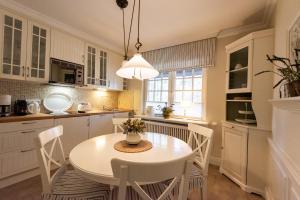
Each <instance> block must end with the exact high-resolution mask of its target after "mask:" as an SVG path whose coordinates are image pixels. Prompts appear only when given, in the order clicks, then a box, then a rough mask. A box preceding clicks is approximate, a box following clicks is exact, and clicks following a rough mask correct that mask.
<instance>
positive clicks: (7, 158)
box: [0, 150, 38, 178]
mask: <svg viewBox="0 0 300 200" xmlns="http://www.w3.org/2000/svg"><path fill="white" fill-rule="evenodd" d="M0 164H1V166H0V171H1V172H0V177H1V178H4V177H8V176H11V175H14V174H18V173H21V172H24V171H27V170H31V169H34V168H36V167H38V161H37V156H36V151H35V150H28V151H16V152H10V153H6V154H2V155H0Z"/></svg>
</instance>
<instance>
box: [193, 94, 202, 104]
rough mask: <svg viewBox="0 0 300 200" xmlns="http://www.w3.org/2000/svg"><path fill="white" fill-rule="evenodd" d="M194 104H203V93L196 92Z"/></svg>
mask: <svg viewBox="0 0 300 200" xmlns="http://www.w3.org/2000/svg"><path fill="white" fill-rule="evenodd" d="M193 102H194V103H201V102H202V92H200V91H194V94H193Z"/></svg>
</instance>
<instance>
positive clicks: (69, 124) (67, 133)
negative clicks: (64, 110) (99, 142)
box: [55, 116, 89, 157]
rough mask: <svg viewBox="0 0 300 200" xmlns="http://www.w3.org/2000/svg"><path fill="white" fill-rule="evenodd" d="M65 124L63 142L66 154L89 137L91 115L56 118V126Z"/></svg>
mask: <svg viewBox="0 0 300 200" xmlns="http://www.w3.org/2000/svg"><path fill="white" fill-rule="evenodd" d="M57 125H62V126H63V132H64V133H63V136H62V143H63V148H64V152H65V156H66V157H68V156H69V153H70V151H71V150H72V149H73V148H74V147H75V146H76V145H77V144H79V143H80V142H83V141H84V140H87V139H88V136H89V134H88V133H89V116H84V117H71V118H60V119H55V126H57Z"/></svg>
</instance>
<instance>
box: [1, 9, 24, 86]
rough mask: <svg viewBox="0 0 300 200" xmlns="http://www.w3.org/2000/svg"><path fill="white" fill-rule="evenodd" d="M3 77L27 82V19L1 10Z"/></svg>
mask: <svg viewBox="0 0 300 200" xmlns="http://www.w3.org/2000/svg"><path fill="white" fill-rule="evenodd" d="M0 34H1V50H2V52H1V77H2V78H8V79H17V80H25V73H26V71H25V64H26V37H27V21H26V19H24V18H22V17H20V16H18V15H15V14H13V13H9V12H7V11H4V10H1V31H0Z"/></svg>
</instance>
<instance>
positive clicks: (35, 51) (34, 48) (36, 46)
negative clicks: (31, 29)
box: [31, 35, 39, 68]
mask: <svg viewBox="0 0 300 200" xmlns="http://www.w3.org/2000/svg"><path fill="white" fill-rule="evenodd" d="M38 50H39V37H38V36H36V35H33V36H32V56H31V67H32V68H37V67H38Z"/></svg>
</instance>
